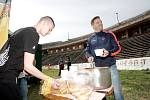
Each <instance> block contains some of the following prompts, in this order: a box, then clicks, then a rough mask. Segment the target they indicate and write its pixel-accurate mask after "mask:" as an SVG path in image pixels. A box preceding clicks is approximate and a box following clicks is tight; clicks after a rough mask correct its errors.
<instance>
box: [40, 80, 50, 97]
mask: <svg viewBox="0 0 150 100" xmlns="http://www.w3.org/2000/svg"><path fill="white" fill-rule="evenodd" d="M52 81H53V79H52V78H50V77H49V78H48V79H47V80H45V81H44V83H43V84H42V86H41V91H40V94H42V95H43V96H46V95H48V94H50V93H51V87H52Z"/></svg>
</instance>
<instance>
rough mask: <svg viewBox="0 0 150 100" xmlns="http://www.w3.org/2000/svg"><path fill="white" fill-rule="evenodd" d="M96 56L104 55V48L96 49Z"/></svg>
mask: <svg viewBox="0 0 150 100" xmlns="http://www.w3.org/2000/svg"><path fill="white" fill-rule="evenodd" d="M94 52H95V55H96V56H102V55H103V53H104V50H103V49H95V50H94Z"/></svg>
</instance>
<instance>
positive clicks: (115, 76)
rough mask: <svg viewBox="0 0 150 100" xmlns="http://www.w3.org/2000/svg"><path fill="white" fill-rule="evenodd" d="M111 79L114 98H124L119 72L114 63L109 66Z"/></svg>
mask: <svg viewBox="0 0 150 100" xmlns="http://www.w3.org/2000/svg"><path fill="white" fill-rule="evenodd" d="M111 80H112V85H113V87H114V95H115V100H124V97H123V94H122V89H121V83H120V79H119V73H118V70H117V66H116V65H115V64H114V65H112V66H111Z"/></svg>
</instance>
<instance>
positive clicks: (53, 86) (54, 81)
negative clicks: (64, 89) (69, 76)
mask: <svg viewBox="0 0 150 100" xmlns="http://www.w3.org/2000/svg"><path fill="white" fill-rule="evenodd" d="M59 86H60V83H59V81H58V80H57V79H53V81H52V88H54V89H59Z"/></svg>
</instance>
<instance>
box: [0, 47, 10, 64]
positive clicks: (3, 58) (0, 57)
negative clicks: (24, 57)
mask: <svg viewBox="0 0 150 100" xmlns="http://www.w3.org/2000/svg"><path fill="white" fill-rule="evenodd" d="M9 48H10V46H9V47H8V48H7V49H6V50H5V51H4V52H3V53H1V54H0V66H3V65H4V64H5V63H6V61H7V60H8V58H9V56H8V52H9Z"/></svg>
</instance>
